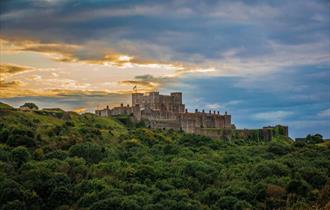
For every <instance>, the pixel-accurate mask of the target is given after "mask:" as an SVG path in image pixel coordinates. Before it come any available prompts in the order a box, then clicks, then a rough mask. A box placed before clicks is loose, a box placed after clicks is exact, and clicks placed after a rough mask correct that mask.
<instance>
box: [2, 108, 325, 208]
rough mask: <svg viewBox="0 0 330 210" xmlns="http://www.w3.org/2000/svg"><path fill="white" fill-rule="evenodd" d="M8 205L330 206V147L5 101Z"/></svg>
mask: <svg viewBox="0 0 330 210" xmlns="http://www.w3.org/2000/svg"><path fill="white" fill-rule="evenodd" d="M0 143H1V144H0V208H1V209H92V210H96V209H101V210H102V209H133V210H134V209H138V210H139V209H141V210H142V209H150V210H151V209H159V210H161V209H164V210H165V209H182V210H187V209H188V210H189V209H192V210H193V209H196V210H197V209H198V210H199V209H205V210H209V209H252V208H253V209H309V208H311V209H316V208H319V209H322V208H323V209H326V208H329V207H330V203H329V197H330V195H329V194H330V181H329V174H330V159H329V157H330V145H329V143H328V142H323V143H307V142H293V141H292V140H290V139H289V138H287V137H285V136H281V135H278V136H276V137H274V138H273V139H272V141H260V140H256V139H238V140H231V141H225V140H216V139H211V138H209V137H205V136H199V135H194V134H186V133H184V132H180V131H174V130H171V129H168V130H163V129H148V128H146V127H144V125H143V123H140V124H134V123H131V122H129V121H128V118H125V117H124V116H120V117H118V118H113V117H107V118H105V117H99V116H96V115H94V114H89V113H86V114H81V115H80V114H77V113H74V112H65V111H63V110H61V109H44V110H37V109H33V110H32V109H31V110H29V109H26V110H24V109H15V108H13V107H11V106H9V105H6V104H3V103H0Z"/></svg>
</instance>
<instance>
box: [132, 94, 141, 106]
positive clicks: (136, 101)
mask: <svg viewBox="0 0 330 210" xmlns="http://www.w3.org/2000/svg"><path fill="white" fill-rule="evenodd" d="M142 98H143V93H132V106H136V105H141V103H142Z"/></svg>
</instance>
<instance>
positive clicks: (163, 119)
mask: <svg viewBox="0 0 330 210" xmlns="http://www.w3.org/2000/svg"><path fill="white" fill-rule="evenodd" d="M95 114H96V115H99V116H104V117H109V116H116V115H129V116H132V117H133V119H134V120H135V121H136V122H140V121H144V122H145V123H146V125H147V126H148V127H150V128H159V129H174V130H183V131H185V132H186V133H195V134H200V135H205V136H210V137H212V138H221V139H232V138H245V139H246V138H250V137H251V138H252V137H254V138H255V136H256V135H258V138H260V139H264V140H271V139H272V137H273V135H275V132H274V130H276V129H277V130H278V128H277V127H278V126H277V127H264V128H262V129H253V130H249V129H236V128H235V125H233V124H232V123H231V115H229V114H227V112H225V113H224V114H220V112H219V111H215V110H213V111H211V110H210V111H208V112H205V111H204V110H202V111H199V110H198V109H195V112H193V113H192V112H188V110H187V109H185V105H184V104H183V103H182V93H181V92H174V93H171V94H170V95H160V94H159V92H150V93H147V94H143V93H133V94H132V106H130V105H129V104H127V105H126V106H124V105H123V104H121V106H119V107H114V108H112V109H110V108H109V106H107V107H106V108H105V109H102V110H95ZM275 128H276V129H275ZM281 130H283V135H285V136H288V128H287V127H286V126H281Z"/></svg>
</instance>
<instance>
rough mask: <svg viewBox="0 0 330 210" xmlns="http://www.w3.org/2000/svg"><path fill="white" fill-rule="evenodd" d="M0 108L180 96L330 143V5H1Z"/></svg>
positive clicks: (90, 106) (38, 0)
mask: <svg viewBox="0 0 330 210" xmlns="http://www.w3.org/2000/svg"><path fill="white" fill-rule="evenodd" d="M0 8H1V10H0V101H1V102H4V103H7V104H9V105H12V106H14V107H19V106H20V105H23V104H24V103H25V102H33V103H35V104H36V105H38V106H39V107H40V108H61V109H63V110H66V111H74V110H76V111H78V110H79V112H94V110H95V108H96V107H97V106H104V105H106V104H109V105H115V104H120V103H124V104H127V103H131V101H130V94H131V93H132V89H133V87H135V86H137V87H138V88H139V90H140V91H141V92H150V91H159V92H161V93H163V94H167V93H169V92H173V91H180V92H182V93H183V102H184V104H186V106H187V108H188V109H189V110H194V109H195V108H198V109H199V110H202V109H205V110H210V109H212V110H220V111H221V112H222V113H223V112H225V111H228V113H230V114H231V115H232V122H233V123H234V124H235V125H236V126H237V127H238V128H258V127H262V126H268V125H276V124H283V125H287V126H289V136H291V137H293V138H297V137H305V136H306V135H307V134H315V133H320V134H322V135H323V136H324V138H326V139H329V138H330V27H329V25H330V16H329V8H330V2H329V1H323V0H317V1H313V2H311V1H308V0H302V1H299V2H296V1H294V2H293V1H289V0H281V1H258V0H255V1H251V0H241V1H228V0H220V1H203V2H200V1H195V0H193V1H175V0H173V1H166V2H163V1H124V0H123V1H120V0H116V1H103V0H86V1H77V0H35V1H29V0H22V1H1V2H0Z"/></svg>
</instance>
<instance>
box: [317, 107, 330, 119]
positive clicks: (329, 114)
mask: <svg viewBox="0 0 330 210" xmlns="http://www.w3.org/2000/svg"><path fill="white" fill-rule="evenodd" d="M318 116H320V117H330V109H325V110H323V111H320V112H319V113H318Z"/></svg>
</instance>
